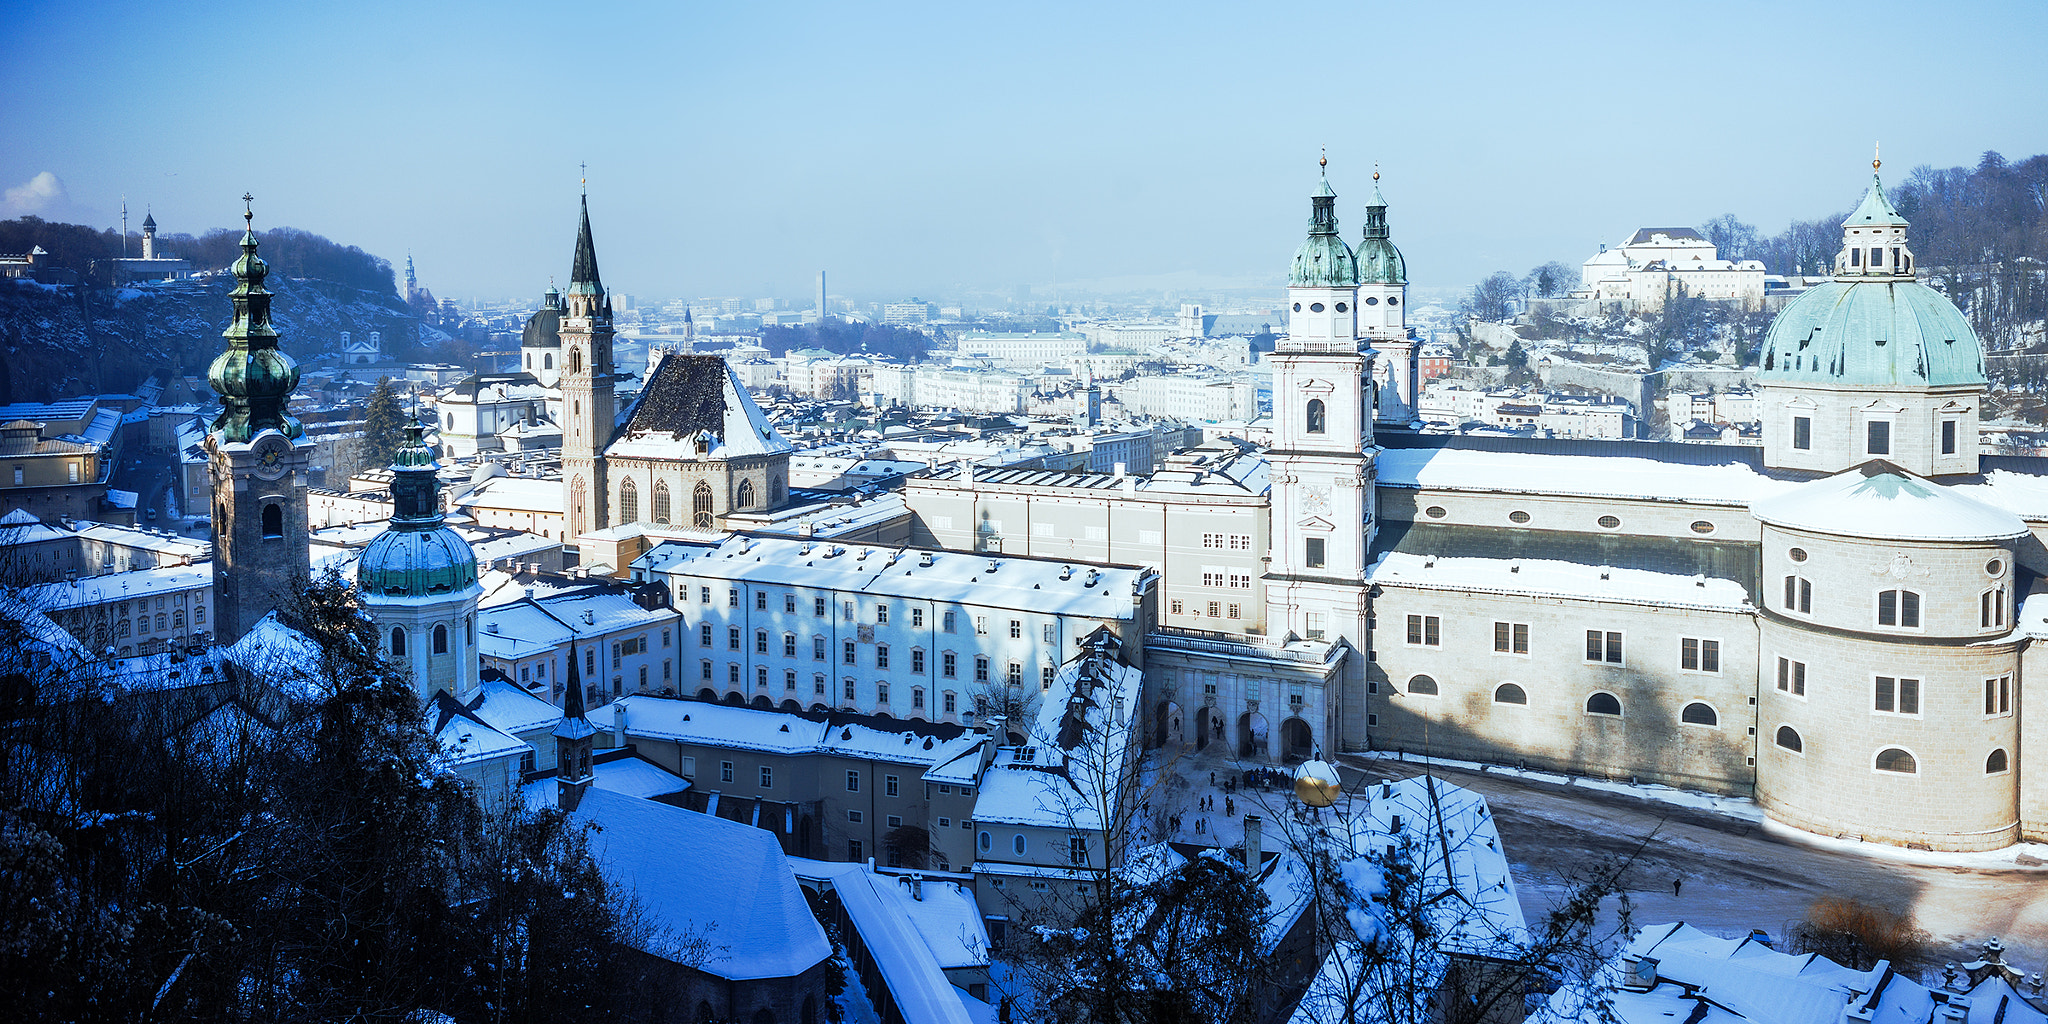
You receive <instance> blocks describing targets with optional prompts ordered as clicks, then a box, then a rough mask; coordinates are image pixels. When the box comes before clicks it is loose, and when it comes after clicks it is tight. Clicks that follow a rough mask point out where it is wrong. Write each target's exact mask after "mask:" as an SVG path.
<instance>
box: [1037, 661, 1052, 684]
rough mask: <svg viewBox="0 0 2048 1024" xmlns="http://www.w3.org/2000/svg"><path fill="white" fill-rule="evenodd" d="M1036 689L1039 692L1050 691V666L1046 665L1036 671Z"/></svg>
mask: <svg viewBox="0 0 2048 1024" xmlns="http://www.w3.org/2000/svg"><path fill="white" fill-rule="evenodd" d="M1038 688H1039V689H1040V690H1050V689H1052V666H1051V665H1046V666H1044V667H1042V668H1040V669H1039V670H1038Z"/></svg>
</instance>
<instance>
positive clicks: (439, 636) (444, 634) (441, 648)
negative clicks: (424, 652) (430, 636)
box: [434, 623, 448, 654]
mask: <svg viewBox="0 0 2048 1024" xmlns="http://www.w3.org/2000/svg"><path fill="white" fill-rule="evenodd" d="M434 653H435V654H446V653H448V627H447V626H445V625H442V624H440V623H435V624H434Z"/></svg>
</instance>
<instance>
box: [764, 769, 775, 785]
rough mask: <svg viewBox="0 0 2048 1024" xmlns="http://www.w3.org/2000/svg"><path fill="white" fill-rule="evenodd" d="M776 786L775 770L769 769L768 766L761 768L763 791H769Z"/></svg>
mask: <svg viewBox="0 0 2048 1024" xmlns="http://www.w3.org/2000/svg"><path fill="white" fill-rule="evenodd" d="M774 785H775V769H773V768H770V767H768V766H766V765H762V766H761V788H762V789H769V788H772V787H773V786H774Z"/></svg>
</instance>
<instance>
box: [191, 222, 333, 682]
mask: <svg viewBox="0 0 2048 1024" xmlns="http://www.w3.org/2000/svg"><path fill="white" fill-rule="evenodd" d="M254 198H255V197H253V196H249V195H244V196H243V197H242V200H243V203H244V208H243V211H242V219H243V221H244V222H245V223H244V226H243V231H242V255H241V257H240V258H239V259H237V260H235V263H234V268H233V269H234V274H235V290H234V291H233V292H231V293H230V294H229V298H230V299H231V300H232V301H233V302H234V307H235V318H234V322H233V323H231V324H229V325H228V329H227V330H226V331H224V332H222V337H225V338H226V339H227V341H228V347H227V350H226V351H224V352H222V353H221V354H220V355H219V356H217V357H215V359H214V361H213V366H212V367H211V368H210V369H209V370H208V371H207V379H208V380H209V381H210V382H211V383H212V384H213V390H214V391H216V392H218V393H219V395H220V404H221V412H220V415H219V416H217V417H215V418H214V421H213V424H212V429H211V430H210V431H209V432H208V434H207V436H206V451H207V473H208V476H209V478H210V481H211V483H212V487H213V502H214V508H213V512H214V515H213V550H214V585H213V607H214V618H213V631H214V639H215V640H216V641H217V642H219V643H233V642H235V641H236V640H239V639H241V637H242V635H243V634H244V633H247V632H248V631H249V629H250V627H252V626H254V625H255V624H256V623H257V622H258V621H259V620H261V619H262V618H263V617H264V616H265V615H268V614H269V613H271V612H272V611H276V610H280V609H281V610H283V611H284V613H285V614H286V616H287V617H290V615H291V614H292V611H293V609H294V608H295V607H296V603H297V600H298V595H299V594H300V593H302V592H303V591H304V589H305V585H306V582H307V579H308V577H309V575H310V561H309V556H308V552H307V534H306V485H307V478H306V469H307V464H308V460H309V459H310V458H311V457H312V453H313V442H312V441H310V440H308V439H306V438H305V436H304V434H305V428H304V427H302V426H300V425H299V421H298V420H296V419H294V418H293V417H292V416H291V415H290V414H289V413H288V412H286V410H285V405H286V402H287V401H288V400H289V399H290V398H291V394H292V391H293V390H294V389H295V388H297V387H298V386H299V364H298V363H297V362H295V361H293V359H292V357H291V356H289V355H287V354H285V353H284V352H283V351H282V350H280V349H279V348H278V347H277V340H278V336H277V330H276V329H275V328H274V327H272V326H271V324H270V292H268V291H267V290H265V289H264V287H263V279H264V277H265V276H266V275H268V274H269V268H268V267H267V266H266V265H265V264H264V262H263V259H262V258H261V257H259V256H257V255H256V244H257V243H256V229H255V217H256V214H255V212H254V207H253V206H250V205H248V204H250V203H252V202H253V201H254Z"/></svg>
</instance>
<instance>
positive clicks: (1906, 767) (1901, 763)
mask: <svg viewBox="0 0 2048 1024" xmlns="http://www.w3.org/2000/svg"><path fill="white" fill-rule="evenodd" d="M1873 767H1875V768H1876V769H1877V770H1878V771H1881V772H1898V773H1899V774H1901V775H1914V774H1917V773H1918V772H1919V771H1920V764H1919V762H1917V761H1915V760H1913V755H1912V754H1909V753H1907V752H1906V751H1904V750H1901V749H1899V748H1898V747H1886V748H1885V749H1883V750H1880V751H1878V752H1877V760H1876V762H1875V763H1874V764H1873Z"/></svg>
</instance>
